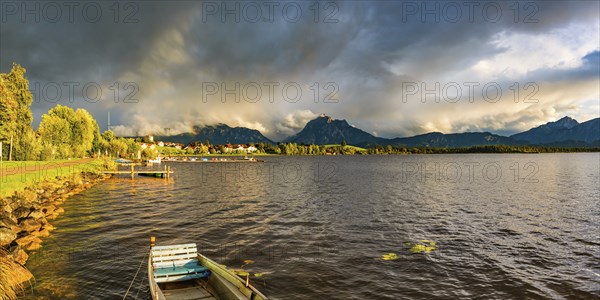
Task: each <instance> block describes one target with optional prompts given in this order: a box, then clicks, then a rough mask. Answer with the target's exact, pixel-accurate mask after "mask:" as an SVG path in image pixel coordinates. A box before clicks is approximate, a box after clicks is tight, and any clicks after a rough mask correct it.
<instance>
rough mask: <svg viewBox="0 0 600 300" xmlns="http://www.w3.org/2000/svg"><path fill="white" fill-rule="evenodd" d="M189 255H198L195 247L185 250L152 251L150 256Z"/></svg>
mask: <svg viewBox="0 0 600 300" xmlns="http://www.w3.org/2000/svg"><path fill="white" fill-rule="evenodd" d="M189 253H194V254H195V253H198V250H197V249H196V247H194V248H185V249H166V250H159V251H154V250H153V251H152V256H154V257H158V256H169V255H178V254H189Z"/></svg>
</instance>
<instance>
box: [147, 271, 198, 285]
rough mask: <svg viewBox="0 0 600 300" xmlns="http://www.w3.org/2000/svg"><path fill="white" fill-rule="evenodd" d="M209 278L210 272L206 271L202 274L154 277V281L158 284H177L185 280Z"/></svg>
mask: <svg viewBox="0 0 600 300" xmlns="http://www.w3.org/2000/svg"><path fill="white" fill-rule="evenodd" d="M209 276H210V271H209V270H206V271H204V272H200V273H194V274H179V275H169V276H165V277H156V275H154V281H156V283H163V282H176V281H185V280H191V279H200V278H207V277H209Z"/></svg>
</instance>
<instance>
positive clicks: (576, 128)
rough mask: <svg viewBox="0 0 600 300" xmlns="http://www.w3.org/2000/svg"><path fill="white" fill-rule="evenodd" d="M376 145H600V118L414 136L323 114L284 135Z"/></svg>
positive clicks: (236, 138)
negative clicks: (379, 133)
mask: <svg viewBox="0 0 600 300" xmlns="http://www.w3.org/2000/svg"><path fill="white" fill-rule="evenodd" d="M155 139H157V140H162V141H169V142H178V143H183V144H188V143H191V142H204V141H206V140H208V141H210V143H211V144H248V143H267V144H274V142H273V141H271V140H270V139H268V138H267V137H265V136H264V135H262V134H261V133H260V132H259V131H258V130H254V129H249V128H245V127H229V126H227V125H225V124H217V125H210V126H203V127H201V126H195V127H194V129H193V132H188V133H182V134H178V135H173V136H161V137H155ZM342 141H346V143H348V144H349V145H355V146H361V147H372V146H375V145H381V146H386V145H392V146H398V147H435V148H454V147H470V146H479V145H511V146H519V145H540V146H553V147H600V118H596V119H593V120H590V121H587V122H583V123H579V122H577V121H576V120H575V119H572V118H570V117H564V118H562V119H560V120H558V121H555V122H549V123H546V124H543V125H540V126H538V127H535V128H532V129H529V130H527V131H524V132H521V133H517V134H514V135H511V136H501V135H497V134H493V133H490V132H465V133H450V134H444V133H440V132H430V133H426V134H420V135H416V136H412V137H398V138H392V139H387V138H381V137H376V136H374V135H372V134H370V133H368V132H366V131H364V130H362V129H359V128H356V127H354V126H352V125H350V124H348V122H347V121H346V120H338V119H334V118H332V117H330V116H326V115H320V116H319V117H317V118H315V119H313V120H311V121H309V122H308V123H307V124H306V125H305V126H304V128H303V129H302V130H301V131H300V132H298V133H297V134H295V135H293V136H290V137H288V138H286V139H284V140H283V141H282V142H285V143H298V144H316V145H327V144H340V143H341V142H342Z"/></svg>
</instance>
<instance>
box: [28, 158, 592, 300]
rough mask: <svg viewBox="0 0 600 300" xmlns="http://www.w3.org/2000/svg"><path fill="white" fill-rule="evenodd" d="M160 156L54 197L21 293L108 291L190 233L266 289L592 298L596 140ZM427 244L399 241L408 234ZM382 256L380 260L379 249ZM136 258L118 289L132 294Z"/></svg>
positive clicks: (137, 287)
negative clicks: (591, 149)
mask: <svg viewBox="0 0 600 300" xmlns="http://www.w3.org/2000/svg"><path fill="white" fill-rule="evenodd" d="M264 160H265V161H266V162H265V163H255V164H252V163H245V164H206V163H205V164H203V163H174V162H173V163H163V166H164V165H165V164H168V165H170V166H172V168H173V169H175V175H174V178H173V179H172V180H170V181H167V180H163V179H155V178H141V177H140V178H137V177H136V179H135V180H133V181H132V180H131V179H129V178H126V177H123V178H113V179H109V180H106V181H104V182H102V183H100V184H98V185H97V186H95V187H93V188H92V189H90V190H88V191H86V192H84V193H82V194H80V195H76V196H74V197H72V198H70V199H69V200H68V201H67V202H66V203H65V205H64V209H65V214H64V215H62V216H61V217H59V218H58V219H57V220H55V221H54V222H53V224H54V225H55V226H56V228H57V229H56V230H55V231H53V232H52V235H51V236H50V237H48V238H45V239H44V243H43V245H44V247H43V248H42V249H41V250H40V251H38V252H37V253H35V254H32V256H31V258H30V261H29V262H28V264H27V265H28V267H29V268H30V269H31V270H32V272H33V273H34V275H35V277H36V279H37V282H36V284H35V287H34V290H33V292H31V291H30V292H29V293H30V296H28V297H27V298H28V299H37V298H39V297H45V298H47V299H121V298H122V297H123V296H124V294H125V291H126V290H127V288H128V286H129V284H130V282H131V280H132V279H133V277H134V275H135V273H136V271H137V270H138V267H139V266H140V262H141V261H142V259H143V257H144V255H145V253H146V252H147V250H148V238H149V236H150V235H155V236H156V238H157V243H158V244H159V245H160V244H173V243H187V242H196V243H198V246H199V249H200V250H201V251H202V252H203V253H205V254H207V255H208V256H209V257H211V258H213V259H214V260H216V261H218V262H220V263H223V264H225V265H227V266H229V267H235V268H239V267H240V266H242V264H243V261H244V260H248V259H250V260H253V261H254V263H253V264H250V265H246V266H244V268H245V269H247V270H249V271H251V272H252V273H263V274H264V275H263V276H262V277H260V278H255V279H254V280H253V283H254V284H255V285H256V286H257V287H258V288H259V289H260V290H261V291H263V292H264V293H265V294H266V295H267V296H269V297H271V298H272V299H418V298H421V299H422V298H427V299H436V298H437V299H451V298H483V299H509V298H558V299H561V298H565V299H566V298H569V299H575V298H578V299H593V298H596V299H597V297H600V251H599V249H600V237H599V229H598V228H600V205H599V200H598V199H600V176H599V169H600V153H578V154H473V155H471V154H457V155H398V156H352V157H349V156H346V157H344V156H337V157H331V156H327V157H324V156H317V157H279V156H277V157H265V158H264ZM423 239H427V240H429V241H435V242H436V243H437V249H436V250H434V251H432V252H430V253H417V254H413V253H411V251H410V245H409V243H415V242H418V241H420V240H423ZM390 252H391V253H396V254H397V255H398V257H399V258H398V259H396V260H382V259H381V257H382V255H383V254H386V253H390ZM145 268H146V262H145V261H144V264H143V265H142V269H141V270H140V274H139V275H138V278H137V280H136V281H135V282H134V283H133V286H132V288H131V292H130V293H129V295H130V296H131V297H130V298H128V299H134V298H135V297H136V294H137V298H139V299H147V298H148V294H147V280H146V278H145V275H146V272H145Z"/></svg>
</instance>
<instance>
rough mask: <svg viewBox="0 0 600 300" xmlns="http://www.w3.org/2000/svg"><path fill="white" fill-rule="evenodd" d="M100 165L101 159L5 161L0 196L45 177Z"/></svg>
mask: <svg viewBox="0 0 600 300" xmlns="http://www.w3.org/2000/svg"><path fill="white" fill-rule="evenodd" d="M102 165H103V161H102V160H100V159H84V160H54V161H10V162H6V161H5V162H3V163H2V168H1V169H0V197H4V196H9V195H12V194H13V193H14V192H16V191H22V190H24V189H25V187H27V186H29V185H31V184H33V183H36V182H40V181H44V180H47V179H51V178H55V177H61V176H68V175H71V174H76V173H81V172H84V171H87V172H95V171H98V170H99V169H100V168H101V167H102Z"/></svg>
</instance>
